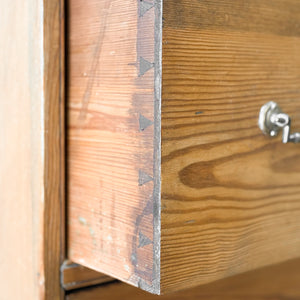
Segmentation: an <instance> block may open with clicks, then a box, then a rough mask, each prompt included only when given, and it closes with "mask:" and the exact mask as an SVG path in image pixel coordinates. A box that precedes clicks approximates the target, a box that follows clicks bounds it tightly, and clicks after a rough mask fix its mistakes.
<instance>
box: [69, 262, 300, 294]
mask: <svg viewBox="0 0 300 300" xmlns="http://www.w3.org/2000/svg"><path fill="white" fill-rule="evenodd" d="M299 281H300V260H299V259H297V260H292V261H289V262H285V263H283V264H280V265H276V266H271V267H267V268H263V269H260V270H256V271H251V272H248V273H245V274H242V275H238V276H234V277H231V278H226V279H222V280H220V281H218V282H214V283H210V284H207V285H204V286H199V287H197V288H193V289H188V290H185V291H181V292H177V293H171V294H169V295H165V296H155V295H151V294H149V293H145V292H143V291H141V290H138V289H136V288H134V287H130V286H128V285H126V284H124V283H112V284H109V285H106V286H98V287H95V288H92V289H86V290H84V289H83V290H81V291H77V292H74V293H71V294H70V295H68V296H67V300H100V299H101V300H102V299H111V300H114V299H115V300H119V299H123V300H158V299H161V300H182V299H185V300H286V299H289V300H298V299H299V298H300V288H299Z"/></svg>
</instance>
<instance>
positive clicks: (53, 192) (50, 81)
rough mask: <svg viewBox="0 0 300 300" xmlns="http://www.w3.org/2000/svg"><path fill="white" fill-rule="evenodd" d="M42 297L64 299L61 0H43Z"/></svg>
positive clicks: (64, 199)
mask: <svg viewBox="0 0 300 300" xmlns="http://www.w3.org/2000/svg"><path fill="white" fill-rule="evenodd" d="M43 10H44V65H43V67H44V99H45V100H44V143H45V145H44V147H45V148H44V151H45V153H44V165H45V170H44V182H45V188H44V208H43V209H44V211H43V214H44V216H43V222H44V227H43V232H42V234H43V260H44V295H43V296H42V298H43V299H46V300H48V299H49V300H54V299H55V300H56V299H64V290H63V288H62V287H61V280H60V279H61V278H60V266H61V265H62V263H63V262H64V260H65V257H66V249H65V246H66V245H65V238H66V237H65V227H66V220H65V201H66V198H65V161H66V159H65V155H66V153H65V94H64V87H65V59H64V54H65V34H64V33H65V32H64V31H65V28H64V23H65V18H64V1H63V0H55V1H53V0H51V1H47V0H44V6H43Z"/></svg>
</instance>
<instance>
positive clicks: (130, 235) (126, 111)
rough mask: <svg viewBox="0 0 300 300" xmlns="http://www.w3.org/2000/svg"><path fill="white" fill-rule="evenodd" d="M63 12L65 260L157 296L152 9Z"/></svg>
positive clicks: (99, 7) (133, 6)
mask: <svg viewBox="0 0 300 300" xmlns="http://www.w3.org/2000/svg"><path fill="white" fill-rule="evenodd" d="M68 7H69V13H68V15H69V19H68V57H69V62H68V66H69V85H68V111H69V115H68V120H69V121H68V180H69V181H68V186H69V189H68V192H69V195H68V218H69V220H68V224H69V225H68V247H69V252H68V255H69V258H70V259H71V260H72V261H74V262H76V263H79V264H82V265H85V266H87V267H91V268H93V269H96V270H98V271H102V272H104V273H106V274H109V275H112V276H114V277H117V278H119V279H121V280H124V281H126V282H129V283H131V284H133V285H139V286H141V287H143V288H144V289H149V290H153V291H155V289H156V288H157V287H155V285H156V283H158V279H159V278H158V276H159V272H158V270H156V266H157V265H158V264H157V262H156V260H157V255H156V256H155V255H154V245H153V241H154V239H155V236H154V235H155V234H154V227H155V225H154V224H155V222H156V221H155V219H154V218H153V209H154V205H153V203H154V200H153V199H154V196H153V190H154V185H155V183H154V181H153V177H154V175H153V173H154V169H155V168H154V167H153V157H154V155H155V154H154V74H155V68H154V62H155V58H154V25H155V7H154V3H153V0H152V1H147V2H146V1H136V0H126V1H121V2H120V1H116V0H104V1H98V0H97V1H96V0H88V1H86V0H74V1H69V2H68ZM156 216H157V215H156ZM157 253H158V252H157Z"/></svg>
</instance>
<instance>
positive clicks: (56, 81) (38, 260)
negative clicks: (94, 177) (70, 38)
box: [0, 0, 64, 300]
mask: <svg viewBox="0 0 300 300" xmlns="http://www.w3.org/2000/svg"><path fill="white" fill-rule="evenodd" d="M60 5H61V2H60V1H42V0H41V1H31V0H29V1H19V0H12V1H4V3H2V7H1V10H0V44H1V47H0V59H1V69H0V157H1V163H0V190H1V193H0V210H1V218H0V247H1V251H0V290H1V294H0V298H1V299H24V300H27V299H28V300H33V299H49V300H50V299H51V300H52V299H63V297H64V295H63V292H62V290H61V289H60V280H59V266H60V262H61V261H62V249H61V246H62V245H63V244H64V243H63V233H62V231H61V230H62V228H63V217H62V215H61V213H62V214H63V212H62V211H61V208H62V207H63V201H64V198H63V182H64V181H63V168H62V166H63V152H62V149H63V138H64V137H63V130H62V129H63V101H62V100H63V90H62V89H61V87H62V86H63V85H62V84H63V73H62V69H63V67H62V66H63V62H62V60H63V55H62V53H63V52H61V49H62V48H63V44H62V42H61V39H62V38H63V37H62V32H63V30H62V27H61V24H62V22H63V21H62V18H61V12H62V8H63V7H62V6H60Z"/></svg>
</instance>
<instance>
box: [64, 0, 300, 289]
mask: <svg viewBox="0 0 300 300" xmlns="http://www.w3.org/2000/svg"><path fill="white" fill-rule="evenodd" d="M68 10H69V11H68V20H69V23H68V35H67V37H68V48H67V49H68V53H67V54H68V55H67V57H68V68H69V75H68V99H67V107H68V256H69V258H70V259H71V260H72V261H74V262H76V263H79V264H82V265H84V266H87V267H90V268H92V269H95V270H98V271H101V272H104V273H106V274H108V275H111V276H113V277H116V278H118V279H121V280H122V281H125V282H127V283H130V284H132V285H135V286H139V287H140V288H142V289H144V290H147V291H150V292H152V293H157V294H160V293H167V292H171V291H176V290H180V289H183V288H187V287H193V286H196V285H199V284H205V283H208V282H212V281H215V280H217V279H220V278H224V277H228V276H231V275H234V274H238V273H242V272H245V271H249V270H252V269H256V268H258V267H262V266H265V265H270V264H275V263H278V262H281V261H285V260H288V259H292V258H296V257H298V256H299V253H300V252H299V251H300V196H299V195H300V145H299V144H293V143H288V144H283V143H282V141H281V137H280V136H278V137H274V138H270V137H268V136H265V135H264V134H263V133H262V132H261V130H260V129H259V127H258V125H257V122H258V117H259V111H260V108H261V107H262V106H263V105H264V104H265V103H267V102H269V101H276V102H278V103H279V104H280V106H281V107H282V109H283V110H284V111H285V112H286V113H288V114H289V115H290V116H291V118H292V120H293V122H292V125H293V129H296V130H297V128H298V130H300V114H299V113H300V101H299V100H300V55H299V53H300V2H299V1H296V0H285V1H284V0H277V1H271V2H270V1H267V0H260V1H258V0H252V1H250V0H249V1H243V0H238V1H224V0H216V1H197V0H176V1H168V0H166V1H163V3H162V0H147V1H144V0H125V1H116V0H102V1H98V0H85V1H84V0H73V1H69V3H68Z"/></svg>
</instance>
